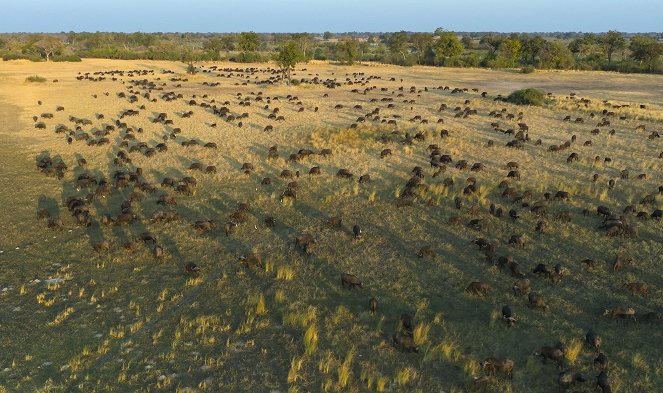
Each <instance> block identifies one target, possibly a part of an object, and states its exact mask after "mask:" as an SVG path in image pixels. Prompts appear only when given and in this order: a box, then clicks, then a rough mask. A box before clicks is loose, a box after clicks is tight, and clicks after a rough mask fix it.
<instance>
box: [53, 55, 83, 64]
mask: <svg viewBox="0 0 663 393" xmlns="http://www.w3.org/2000/svg"><path fill="white" fill-rule="evenodd" d="M51 60H53V61H69V62H79V61H82V60H81V58H80V56H78V55H62V56H53V57H51Z"/></svg>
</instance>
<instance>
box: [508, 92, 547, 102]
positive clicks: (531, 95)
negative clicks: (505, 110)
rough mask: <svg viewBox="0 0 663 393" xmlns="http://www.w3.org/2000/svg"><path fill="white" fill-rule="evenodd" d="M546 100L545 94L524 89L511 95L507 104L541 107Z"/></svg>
mask: <svg viewBox="0 0 663 393" xmlns="http://www.w3.org/2000/svg"><path fill="white" fill-rule="evenodd" d="M544 98H545V93H544V92H543V91H541V90H539V89H522V90H516V91H514V92H513V93H511V94H509V96H508V97H507V98H506V102H510V103H512V104H516V105H535V106H541V105H543V100H544Z"/></svg>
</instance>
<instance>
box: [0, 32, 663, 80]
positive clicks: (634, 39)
mask: <svg viewBox="0 0 663 393" xmlns="http://www.w3.org/2000/svg"><path fill="white" fill-rule="evenodd" d="M662 38H663V35H662V34H659V33H645V34H624V33H620V32H617V31H609V32H607V33H601V34H591V33H588V34H583V33H536V34H531V33H528V34H517V33H511V34H502V33H458V32H450V31H446V30H444V29H441V28H440V29H437V30H435V32H433V33H412V32H406V31H400V32H394V33H342V34H332V33H329V32H325V33H324V34H311V33H293V34H258V33H254V32H245V33H238V34H212V33H209V34H206V33H104V32H96V33H87V32H82V33H74V32H69V33H57V34H23V33H21V34H2V35H0V55H1V56H2V58H3V59H4V60H12V59H29V60H32V61H48V60H52V61H80V59H81V58H86V57H87V58H108V59H128V60H134V59H150V60H178V61H185V62H195V61H205V60H216V61H220V60H229V61H235V62H262V61H268V60H272V59H273V58H274V57H275V55H276V54H277V52H278V51H279V50H280V48H282V47H284V45H286V43H290V44H292V43H293V42H294V43H295V44H296V45H297V47H298V48H299V50H300V51H301V52H302V53H303V54H304V57H305V59H306V60H331V61H336V62H342V63H349V64H351V63H353V62H357V61H360V62H361V61H374V62H381V63H389V64H398V65H402V66H412V65H415V64H421V65H430V66H448V67H489V68H520V69H522V71H523V72H531V71H534V70H535V69H579V70H605V71H619V72H643V73H663V62H662V61H661V56H662V55H663V42H661V39H662Z"/></svg>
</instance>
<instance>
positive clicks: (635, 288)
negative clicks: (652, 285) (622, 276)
mask: <svg viewBox="0 0 663 393" xmlns="http://www.w3.org/2000/svg"><path fill="white" fill-rule="evenodd" d="M622 288H626V289H628V290H629V291H631V293H632V294H633V293H639V294H640V295H642V296H643V297H647V292H648V291H649V286H648V285H647V284H645V283H644V282H631V283H626V284H624V285H622Z"/></svg>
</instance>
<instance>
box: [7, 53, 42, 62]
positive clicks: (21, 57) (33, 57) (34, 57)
mask: <svg viewBox="0 0 663 393" xmlns="http://www.w3.org/2000/svg"><path fill="white" fill-rule="evenodd" d="M2 60H4V61H9V60H30V61H44V59H42V58H41V57H40V56H39V55H23V54H17V53H8V54H6V55H4V56H2Z"/></svg>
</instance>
